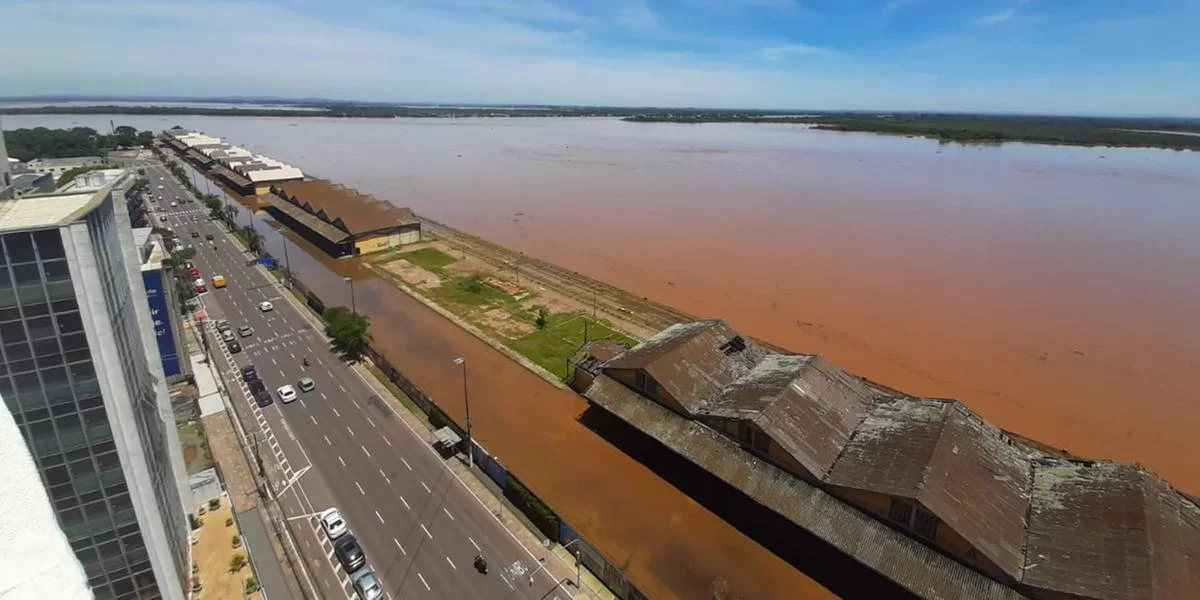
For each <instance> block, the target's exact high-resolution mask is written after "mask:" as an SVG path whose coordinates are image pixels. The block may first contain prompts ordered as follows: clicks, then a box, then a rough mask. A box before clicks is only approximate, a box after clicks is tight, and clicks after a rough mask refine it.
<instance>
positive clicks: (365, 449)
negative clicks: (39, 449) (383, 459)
mask: <svg viewBox="0 0 1200 600" xmlns="http://www.w3.org/2000/svg"><path fill="white" fill-rule="evenodd" d="M359 448H362V451H363V454H366V455H367V458H371V453H370V452H367V447H366V446H359Z"/></svg>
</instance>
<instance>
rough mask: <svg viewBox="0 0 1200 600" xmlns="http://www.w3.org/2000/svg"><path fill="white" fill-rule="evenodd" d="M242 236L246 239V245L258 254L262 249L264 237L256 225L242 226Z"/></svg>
mask: <svg viewBox="0 0 1200 600" xmlns="http://www.w3.org/2000/svg"><path fill="white" fill-rule="evenodd" d="M242 237H243V238H244V239H245V240H246V246H247V247H248V248H250V251H251V252H253V253H255V254H258V253H259V251H261V250H262V242H263V237H262V234H260V233H258V231H257V230H255V229H254V227H252V226H250V225H247V226H245V227H243V228H242Z"/></svg>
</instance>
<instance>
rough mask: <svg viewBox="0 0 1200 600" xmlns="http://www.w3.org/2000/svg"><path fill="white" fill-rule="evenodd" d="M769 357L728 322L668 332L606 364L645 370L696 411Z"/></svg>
mask: <svg viewBox="0 0 1200 600" xmlns="http://www.w3.org/2000/svg"><path fill="white" fill-rule="evenodd" d="M766 354H767V353H766V351H764V350H763V349H761V348H759V347H758V346H757V345H756V344H755V343H754V342H752V341H750V340H748V339H746V338H744V337H742V336H741V335H740V334H739V333H738V332H736V331H734V330H733V329H732V328H731V327H729V326H728V325H726V324H725V322H724V321H695V322H692V323H681V324H677V325H672V326H671V327H668V328H666V329H664V330H663V331H661V332H659V333H658V335H655V336H654V337H651V338H650V339H648V340H646V341H644V342H642V343H641V344H638V345H637V346H634V347H633V349H631V350H629V351H628V352H625V353H624V354H622V355H620V356H618V357H616V358H614V359H612V360H610V361H608V362H606V363H604V368H607V369H641V370H644V371H645V372H646V373H648V374H649V375H650V376H651V377H653V378H654V380H655V381H656V382H657V383H658V387H659V389H661V390H665V391H666V392H667V393H668V394H670V395H671V397H672V398H675V399H676V400H677V401H679V402H680V403H682V404H683V406H684V408H685V409H686V410H688V411H689V412H694V411H695V410H696V409H698V408H699V406H700V404H701V403H703V402H705V401H707V400H709V399H711V398H715V397H716V396H717V395H718V394H720V393H721V391H722V390H723V389H724V388H725V386H728V385H729V384H730V383H733V381H734V380H736V379H737V378H739V377H741V376H743V375H745V374H747V373H749V372H750V370H751V369H752V368H753V367H754V365H756V364H757V363H758V362H759V361H760V360H762V359H763V358H764V357H765V356H766Z"/></svg>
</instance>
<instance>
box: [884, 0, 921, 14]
mask: <svg viewBox="0 0 1200 600" xmlns="http://www.w3.org/2000/svg"><path fill="white" fill-rule="evenodd" d="M918 1H919V0H888V2H887V4H884V5H883V12H884V13H893V12H896V10H897V9H900V8H904V7H905V6H908V5H910V4H916V3H917V2H918Z"/></svg>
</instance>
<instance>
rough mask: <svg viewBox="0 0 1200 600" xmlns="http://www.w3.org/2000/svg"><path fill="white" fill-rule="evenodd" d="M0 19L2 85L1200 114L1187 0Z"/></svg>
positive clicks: (257, 8)
mask: <svg viewBox="0 0 1200 600" xmlns="http://www.w3.org/2000/svg"><path fill="white" fill-rule="evenodd" d="M0 15H3V17H4V21H5V23H6V24H7V25H8V27H6V32H5V38H6V42H7V44H6V48H7V49H6V67H5V69H3V70H0V90H3V92H4V95H5V96H44V95H97V96H102V95H105V96H171V97H179V96H184V97H232V96H251V97H274V98H295V97H303V98H313V97H319V98H328V99H332V100H357V101H377V102H396V103H404V102H411V103H447V104H453V103H463V104H470V103H474V104H564V105H567V104H569V105H602V106H603V105H610V106H689V107H701V108H747V109H814V110H896V111H957V112H1013V113H1047V114H1083V115H1131V116H1142V115H1169V116H1197V115H1198V114H1200V48H1198V47H1197V46H1196V45H1194V44H1187V43H1185V40H1188V39H1191V37H1192V36H1193V35H1194V32H1195V31H1196V30H1197V29H1200V5H1198V4H1197V3H1195V2H1188V1H1187V0H1147V1H1146V2H1136V3H1131V2H1118V1H1115V0H1095V1H1091V2H1084V1H1082V0H1058V1H1055V2H1050V1H1047V0H965V1H962V2H949V1H946V0H864V1H862V2H854V3H846V2H832V1H827V2H818V1H816V0H810V1H806V2H800V1H798V0H725V1H718V0H613V1H612V2H604V3H598V2H568V1H555V0H511V1H506V0H440V1H435V2H416V1H406V0H396V1H390V2H383V1H380V0H344V1H343V2H338V3H328V2H317V1H316V0H295V1H290V2H282V1H259V2H243V3H233V2H192V3H186V4H177V3H172V2H167V1H166V0H125V1H117V2H110V3H92V2H81V1H59V0H47V1H40V2H2V1H0ZM51 39H53V40H57V42H56V43H54V44H47V43H46V40H51Z"/></svg>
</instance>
